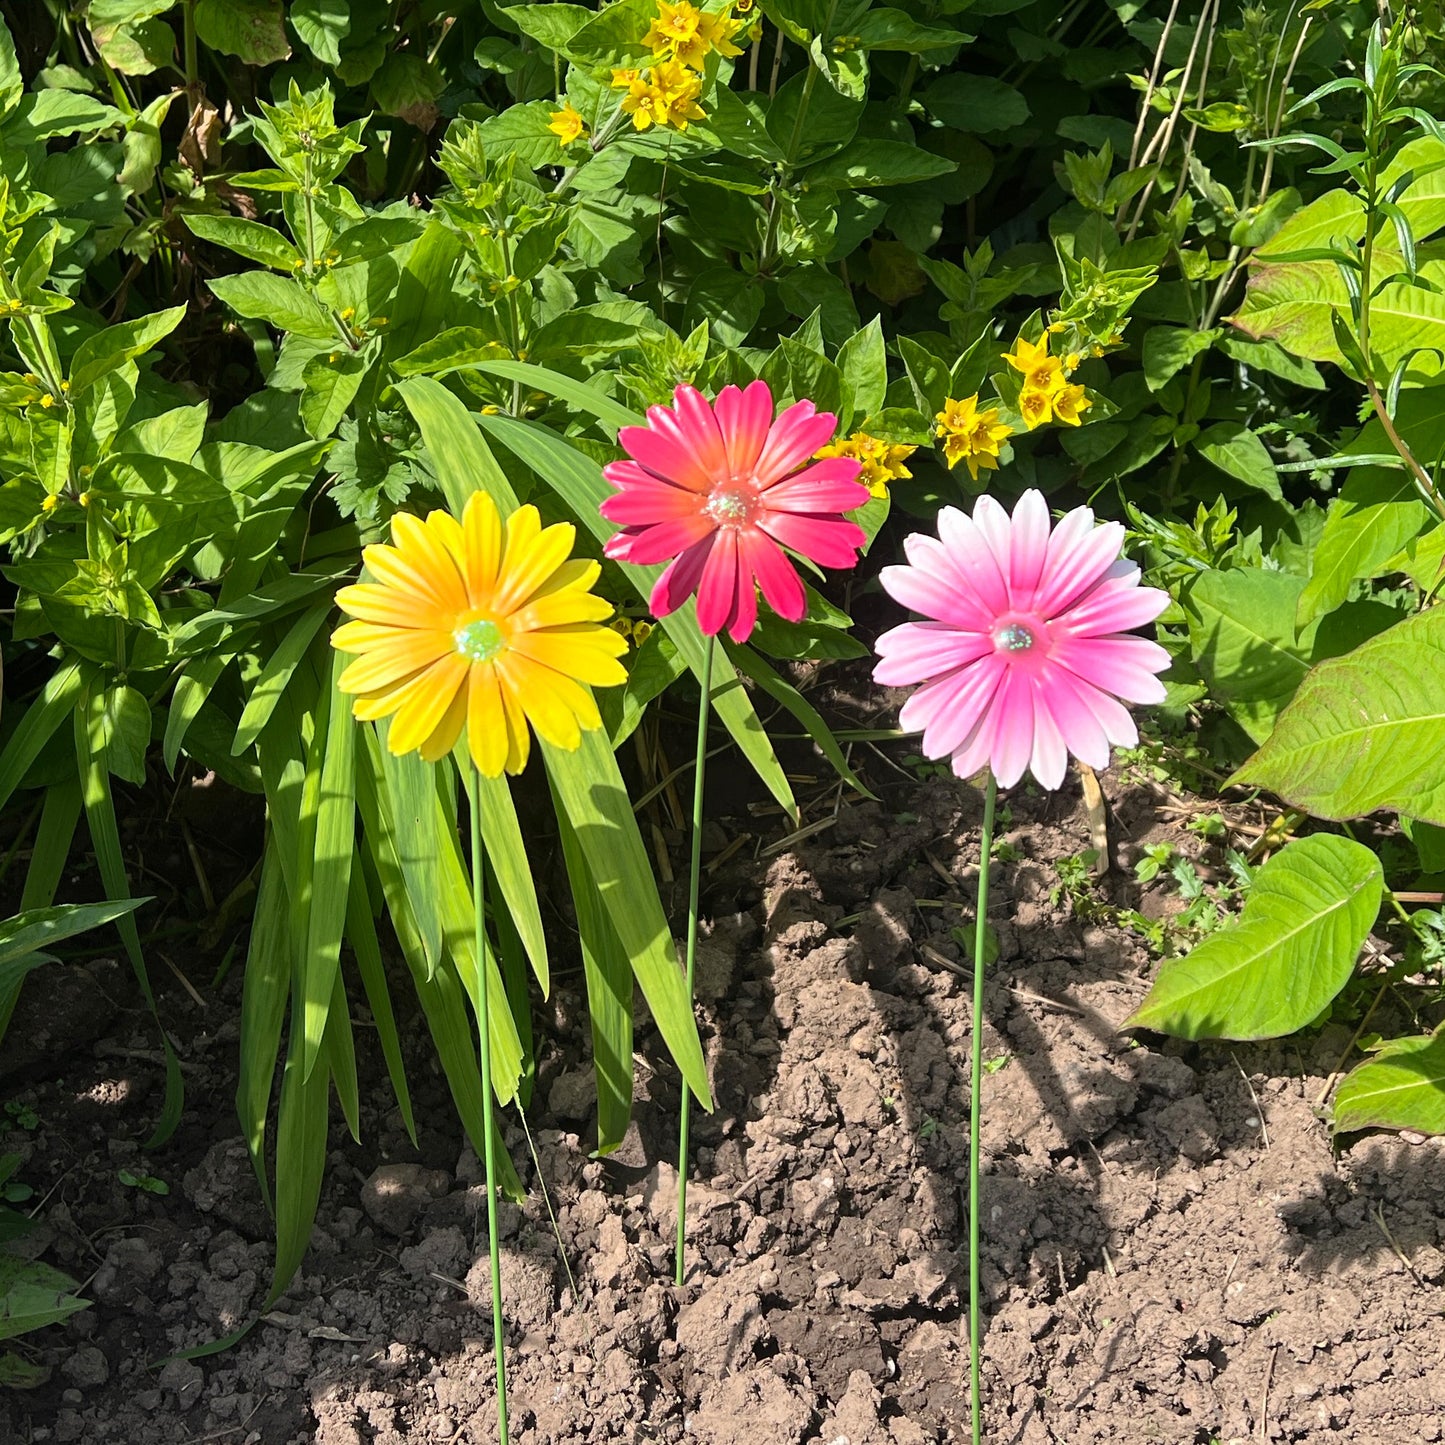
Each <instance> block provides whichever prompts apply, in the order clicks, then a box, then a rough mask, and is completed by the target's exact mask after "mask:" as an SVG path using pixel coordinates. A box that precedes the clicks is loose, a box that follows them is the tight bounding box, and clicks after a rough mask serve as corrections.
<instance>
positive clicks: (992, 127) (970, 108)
mask: <svg viewBox="0 0 1445 1445" xmlns="http://www.w3.org/2000/svg"><path fill="white" fill-rule="evenodd" d="M919 98H920V99H921V100H922V102H923V105H924V108H925V109H926V110H928V111H929V112H930V114H932V115H933V116H934V118H935V119H937V120H941V121H942V122H943V123H944V125H948V126H952V127H953V128H954V129H955V130H963V131H975V132H982V131H996V130H1012V129H1013V127H1014V126H1017V125H1022V124H1023V123H1024V122H1025V121H1026V120H1027V119H1028V118H1029V103H1028V101H1026V100H1025V99H1024V98H1023V96H1022V94H1021V93H1020V92H1019V91H1018V90H1016V89H1015V88H1014V87H1013V86H1011V85H1009V84H1007V83H1006V82H1004V81H1002V80H997V79H995V78H994V77H993V76H990V75H966V74H964V73H963V72H962V71H957V70H950V71H946V72H944V74H942V75H940V76H939V77H938V79H937V80H935V81H934V82H933V83H932V84H931V85H929V86H926V87H925V88H924V91H923V94H922V95H921V96H920V97H919Z"/></svg>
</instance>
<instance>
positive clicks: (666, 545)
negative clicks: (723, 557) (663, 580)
mask: <svg viewBox="0 0 1445 1445" xmlns="http://www.w3.org/2000/svg"><path fill="white" fill-rule="evenodd" d="M716 526H717V524H716V523H715V522H714V521H713V520H712V518H711V517H708V516H706V515H705V514H703V513H702V512H694V513H693V514H692V515H691V516H690V517H678V518H676V519H675V520H673V521H669V522H658V523H657V524H656V525H655V526H651V527H644V528H643V529H642V530H641V531H639V532H635V533H633V534H631V537H630V539H629V543H628V549H627V557H626V560H627V561H628V562H631V563H632V565H633V566H634V567H649V566H652V565H653V564H654V563H657V562H670V561H671V560H672V559H673V558H674V557H676V556H677V554H678V553H679V552H683V551H685V550H686V549H687V548H689V547H691V546H693V545H694V544H695V543H697V542H701V541H702V539H703V538H704V537H706V536H707V535H708V533H709V532H712V531H714V530H715V529H716ZM608 555H609V556H612V555H614V554H612V553H608Z"/></svg>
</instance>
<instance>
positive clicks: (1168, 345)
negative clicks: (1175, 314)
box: [1142, 326, 1219, 391]
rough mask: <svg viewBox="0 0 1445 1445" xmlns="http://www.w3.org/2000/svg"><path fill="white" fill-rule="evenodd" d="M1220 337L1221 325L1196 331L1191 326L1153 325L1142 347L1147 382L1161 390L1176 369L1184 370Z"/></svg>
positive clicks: (1146, 334) (1149, 385) (1149, 386)
mask: <svg viewBox="0 0 1445 1445" xmlns="http://www.w3.org/2000/svg"><path fill="white" fill-rule="evenodd" d="M1218 337H1219V328H1218V327H1217V326H1216V327H1212V328H1211V329H1210V330H1208V331H1196V330H1195V329H1194V328H1193V327H1191V326H1151V327H1150V328H1149V329H1148V331H1146V332H1145V333H1144V343H1143V347H1142V351H1143V360H1144V382H1145V384H1146V385H1147V386H1148V388H1149V390H1150V391H1158V390H1159V388H1160V387H1161V386H1163V385H1164V384H1165V382H1167V381H1168V380H1169V379H1170V377H1172V376H1173V375H1174V374H1175V373H1176V372H1178V371H1182V370H1183V369H1184V368H1185V367H1186V366H1188V365H1189V363H1190V362H1191V361H1193V360H1194V358H1195V357H1196V356H1198V355H1199V354H1200V352H1202V351H1208V350H1209V348H1210V347H1211V346H1213V345H1214V343H1215V341H1216V340H1217V339H1218Z"/></svg>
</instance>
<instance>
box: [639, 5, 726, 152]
mask: <svg viewBox="0 0 1445 1445" xmlns="http://www.w3.org/2000/svg"><path fill="white" fill-rule="evenodd" d="M731 9H732V7H731V6H728V7H727V8H726V9H724V10H722V11H718V12H713V11H708V10H701V9H699V8H698V7H697V6H696V5H693V4H691V3H689V0H678V3H677V4H676V5H669V4H668V3H667V0H658V4H657V15H656V17H655V18H654V19H653V22H652V24H651V26H649V27H648V31H647V34H646V35H644V36H643V37H642V43H643V44H644V45H645V46H647V48H648V49H649V50H650V51H651V52H652V63H651V64H650V65H647V66H645V67H642V68H637V67H626V68H623V69H618V70H614V71H613V72H612V86H613V89H614V90H625V91H626V92H627V94H626V95H624V96H623V97H622V109H623V111H624V112H625V113H626V114H628V115H630V116H631V117H632V124H633V126H634V127H635V128H636V129H638V130H648V129H650V128H651V127H652V126H654V125H656V126H669V125H670V126H672V127H673V128H674V129H675V130H686V129H687V124H688V122H689V121H692V120H702V119H703V118H704V114H705V112H704V111H703V109H702V107H701V106H700V105H699V104H698V103H697V102H698V97H699V96H701V94H702V76H701V73H700V72H701V71H702V67H703V64H704V62H705V61H706V60H707V57H708V56H709V55H710V54H711V53H712V52H713V51H717V53H718V54H719V55H727V56H732V55H741V54H742V50H741V49H740V48H739V47H738V46H736V45H734V44H733V37H734V36H735V35H736V34H737V33H738V31H739V30H741V29H742V27H743V22H742V21H741V20H735V19H733V17H732V15H731V13H730V12H731Z"/></svg>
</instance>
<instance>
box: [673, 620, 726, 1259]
mask: <svg viewBox="0 0 1445 1445" xmlns="http://www.w3.org/2000/svg"><path fill="white" fill-rule="evenodd" d="M716 646H717V638H716V637H709V638H708V640H707V647H706V648H705V649H704V651H703V655H702V697H701V698H699V699H698V704H697V763H696V765H695V767H694V769H693V776H692V859H691V862H690V864H689V870H688V878H687V1002H688V1007H689V1008H691V1007H692V985H693V975H694V974H695V973H696V971H697V904H698V897H697V895H698V892H699V885H700V883H701V880H702V788H703V775H704V773H705V772H706V771H707V714H708V705H709V704H710V703H711V701H712V653H713V648H715V647H716ZM691 1120H692V1092H691V1090H690V1089H689V1088H688V1086H687V1080H686V1079H684V1080H683V1081H682V1114H681V1116H680V1118H679V1121H678V1138H677V1269H676V1281H677V1283H678V1284H681V1283H682V1278H683V1274H684V1272H685V1262H684V1256H685V1254H686V1251H687V1137H688V1125H689V1124H690V1122H691Z"/></svg>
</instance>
